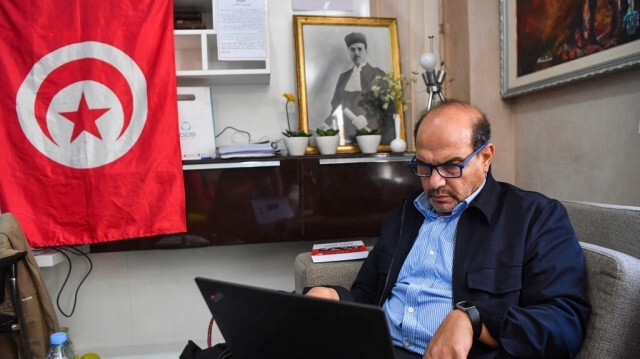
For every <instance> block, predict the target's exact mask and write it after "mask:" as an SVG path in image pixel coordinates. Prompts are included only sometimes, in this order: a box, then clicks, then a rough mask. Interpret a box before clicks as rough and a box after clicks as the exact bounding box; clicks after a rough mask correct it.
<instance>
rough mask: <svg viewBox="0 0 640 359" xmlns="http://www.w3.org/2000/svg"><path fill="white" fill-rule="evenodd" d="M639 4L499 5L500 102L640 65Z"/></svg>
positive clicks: (573, 0) (611, 0)
mask: <svg viewBox="0 0 640 359" xmlns="http://www.w3.org/2000/svg"><path fill="white" fill-rule="evenodd" d="M639 7H640V1H637V2H634V1H625V0H563V1H556V0H536V1H524V0H500V21H501V24H500V40H501V54H500V55H501V66H502V67H501V95H502V97H503V98H508V97H513V96H517V95H521V94H524V93H528V92H532V91H536V90H540V89H544V88H548V87H552V86H557V85H562V84H566V83H568V82H571V81H574V80H579V79H585V78H589V77H593V76H597V75H601V74H605V73H609V72H613V71H618V70H622V69H625V68H629V67H632V66H635V65H638V64H640V30H639V29H638V8H639Z"/></svg>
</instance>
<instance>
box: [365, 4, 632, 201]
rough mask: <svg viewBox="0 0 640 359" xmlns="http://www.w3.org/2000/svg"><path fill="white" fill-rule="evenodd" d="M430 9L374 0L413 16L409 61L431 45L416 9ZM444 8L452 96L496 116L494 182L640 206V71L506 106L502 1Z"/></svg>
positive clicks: (388, 12) (404, 36) (406, 35)
mask: <svg viewBox="0 0 640 359" xmlns="http://www.w3.org/2000/svg"><path fill="white" fill-rule="evenodd" d="M427 3H429V2H428V1H426V2H423V1H417V0H415V1H414V0H400V1H394V0H372V1H371V9H372V14H371V16H397V17H398V19H399V20H401V19H408V20H406V21H408V22H409V27H410V28H409V29H408V30H400V43H401V57H402V58H403V59H404V58H405V57H407V56H409V57H410V58H412V59H413V58H414V57H416V52H419V51H418V49H417V48H416V49H413V48H412V46H414V47H417V45H418V44H422V42H423V41H424V34H423V33H422V32H421V31H422V30H423V28H424V26H425V25H424V24H423V23H420V21H422V18H421V16H420V15H417V14H415V11H417V9H416V7H419V6H421V5H424V4H427ZM441 4H442V5H441V9H440V12H441V14H442V16H441V17H442V26H441V28H442V34H441V36H442V43H443V45H444V58H443V60H444V61H445V66H446V69H447V71H448V78H449V79H451V78H453V79H454V81H453V82H451V83H448V84H447V89H446V96H447V97H455V98H460V99H463V100H469V101H471V103H473V104H475V105H477V106H478V107H479V108H480V109H481V110H483V111H484V112H485V113H486V114H487V116H488V117H489V119H490V120H491V122H492V129H493V136H492V137H493V142H494V144H495V145H496V148H497V152H496V158H495V161H494V165H493V174H494V176H495V177H496V178H497V179H498V180H503V181H507V182H512V183H514V184H516V185H518V186H520V187H522V188H524V189H529V190H535V191H540V192H542V193H544V194H546V195H548V196H550V197H554V198H558V199H562V200H577V201H588V202H602V203H611V204H619V205H635V206H639V205H640V190H638V185H637V183H638V182H639V181H638V178H640V128H639V127H640V67H634V68H632V69H626V70H622V71H620V72H615V73H608V74H604V75H601V76H598V77H592V78H589V79H586V80H581V81H574V82H570V83H568V84H566V85H563V86H558V87H552V88H549V89H544V90H540V91H536V92H532V93H528V94H523V95H520V96H517V97H515V98H511V99H506V100H505V99H502V97H501V96H500V0H475V1H470V0H446V1H445V0H442V2H441ZM425 9H426V8H425ZM432 9H433V4H429V7H428V10H430V11H431V10H432ZM403 22H404V21H399V26H400V27H401V29H402V26H403ZM412 27H416V28H415V29H414V28H412ZM409 44H412V45H409ZM407 47H409V48H412V49H413V50H412V52H409V53H407ZM638 52H640V46H639V49H638ZM418 56H419V54H418ZM403 61H404V60H403ZM412 61H413V60H412ZM403 71H407V69H406V68H405V64H404V62H403Z"/></svg>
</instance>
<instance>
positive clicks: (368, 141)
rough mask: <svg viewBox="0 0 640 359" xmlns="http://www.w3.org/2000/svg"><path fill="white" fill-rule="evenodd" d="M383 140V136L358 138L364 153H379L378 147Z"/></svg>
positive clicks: (361, 136)
mask: <svg viewBox="0 0 640 359" xmlns="http://www.w3.org/2000/svg"><path fill="white" fill-rule="evenodd" d="M381 140H382V135H360V136H356V141H358V147H360V152H362V153H376V152H378V146H379V145H380V141H381Z"/></svg>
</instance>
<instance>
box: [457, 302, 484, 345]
mask: <svg viewBox="0 0 640 359" xmlns="http://www.w3.org/2000/svg"><path fill="white" fill-rule="evenodd" d="M456 309H459V310H461V311H463V312H465V313H467V315H468V316H469V319H470V320H471V327H472V328H473V339H474V340H476V339H478V338H479V337H480V333H481V332H482V319H480V312H478V308H476V306H475V305H473V304H471V303H470V302H467V301H464V300H463V301H461V302H458V303H457V304H456Z"/></svg>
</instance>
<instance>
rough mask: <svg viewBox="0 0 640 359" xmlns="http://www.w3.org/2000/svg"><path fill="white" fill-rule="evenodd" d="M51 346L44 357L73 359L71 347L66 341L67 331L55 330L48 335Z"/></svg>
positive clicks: (47, 358)
mask: <svg viewBox="0 0 640 359" xmlns="http://www.w3.org/2000/svg"><path fill="white" fill-rule="evenodd" d="M49 340H50V342H51V347H50V348H49V351H48V352H47V356H46V357H45V359H75V354H74V353H73V349H71V346H70V345H69V342H68V341H67V333H65V332H57V333H53V334H51V336H50V337H49Z"/></svg>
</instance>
